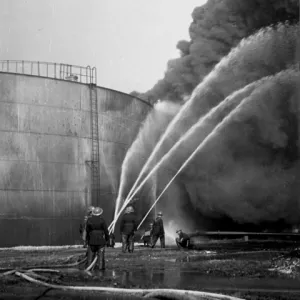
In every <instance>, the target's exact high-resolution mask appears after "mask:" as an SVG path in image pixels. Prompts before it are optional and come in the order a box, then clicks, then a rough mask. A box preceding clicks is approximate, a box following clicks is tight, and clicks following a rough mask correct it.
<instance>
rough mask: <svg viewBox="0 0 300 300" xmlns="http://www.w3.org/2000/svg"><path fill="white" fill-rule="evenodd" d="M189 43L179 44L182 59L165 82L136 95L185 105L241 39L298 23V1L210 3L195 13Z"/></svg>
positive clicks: (226, 0)
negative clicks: (276, 25)
mask: <svg viewBox="0 0 300 300" xmlns="http://www.w3.org/2000/svg"><path fill="white" fill-rule="evenodd" d="M192 19H193V21H192V23H191V25H190V28H189V34H190V41H184V40H182V41H179V42H178V43H177V49H178V50H179V51H180V57H179V58H176V59H172V60H170V61H169V62H168V63H167V68H166V71H165V75H164V78H162V79H160V80H159V81H158V82H157V83H156V84H155V85H154V87H153V88H152V89H150V90H149V91H147V92H145V93H138V92H134V94H135V95H137V96H139V97H140V98H142V99H145V100H147V101H150V102H151V103H154V102H155V101H157V100H158V99H172V101H175V102H182V101H183V100H184V99H185V98H186V97H187V96H189V95H190V94H191V93H192V91H193V90H194V88H195V87H196V86H197V85H198V84H199V82H201V81H202V80H203V79H204V78H205V76H206V75H207V74H208V73H209V72H210V71H211V70H212V69H213V68H214V66H215V65H216V64H217V63H218V62H219V61H220V60H221V59H222V58H223V57H224V56H226V55H227V54H228V53H229V52H230V51H231V49H232V48H234V47H235V46H236V45H237V44H238V43H239V42H240V41H241V39H243V38H245V37H248V36H250V35H252V34H254V33H255V32H256V31H258V30H259V29H261V28H264V27H266V26H270V25H275V24H277V23H280V22H281V23H282V22H285V21H289V22H290V23H291V24H294V23H297V22H298V20H299V1H298V0H268V1H266V0H239V1H237V0H208V1H207V3H206V4H205V5H203V6H201V7H196V8H195V9H194V11H193V13H192Z"/></svg>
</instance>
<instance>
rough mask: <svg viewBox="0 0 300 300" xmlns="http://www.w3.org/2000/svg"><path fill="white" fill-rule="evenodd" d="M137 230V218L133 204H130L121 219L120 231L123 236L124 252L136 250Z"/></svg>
mask: <svg viewBox="0 0 300 300" xmlns="http://www.w3.org/2000/svg"><path fill="white" fill-rule="evenodd" d="M136 230H137V220H136V216H135V214H134V209H133V207H132V206H128V207H127V208H126V210H125V213H124V215H123V217H122V219H121V223H120V233H121V237H122V252H123V253H125V252H126V250H127V249H128V252H133V250H134V233H135V231H136Z"/></svg>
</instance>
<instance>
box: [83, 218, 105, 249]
mask: <svg viewBox="0 0 300 300" xmlns="http://www.w3.org/2000/svg"><path fill="white" fill-rule="evenodd" d="M86 232H87V239H88V244H89V245H91V246H105V245H106V243H107V242H108V241H109V233H108V229H107V225H106V223H105V221H104V219H103V218H102V217H101V216H91V217H90V218H88V220H87V223H86Z"/></svg>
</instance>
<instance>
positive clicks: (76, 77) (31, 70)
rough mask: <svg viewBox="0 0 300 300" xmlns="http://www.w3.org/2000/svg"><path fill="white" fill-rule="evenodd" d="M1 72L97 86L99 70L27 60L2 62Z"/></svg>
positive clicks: (0, 65) (0, 63) (0, 62)
mask: <svg viewBox="0 0 300 300" xmlns="http://www.w3.org/2000/svg"><path fill="white" fill-rule="evenodd" d="M0 72H5V73H14V74H25V75H32V76H41V77H48V78H54V79H62V80H67V81H76V82H81V83H86V84H97V69H96V68H95V67H90V66H87V67H82V66H74V65H68V64H62V63H50V62H42V61H27V60H0Z"/></svg>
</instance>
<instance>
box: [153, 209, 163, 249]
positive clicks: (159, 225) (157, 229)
mask: <svg viewBox="0 0 300 300" xmlns="http://www.w3.org/2000/svg"><path fill="white" fill-rule="evenodd" d="M162 215H163V214H162V212H161V211H160V212H159V213H158V214H157V218H156V219H155V221H154V222H153V228H152V233H151V235H152V245H151V248H154V247H155V244H156V242H157V240H158V238H159V239H160V247H161V248H165V247H166V246H165V229H164V222H163V220H162Z"/></svg>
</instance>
